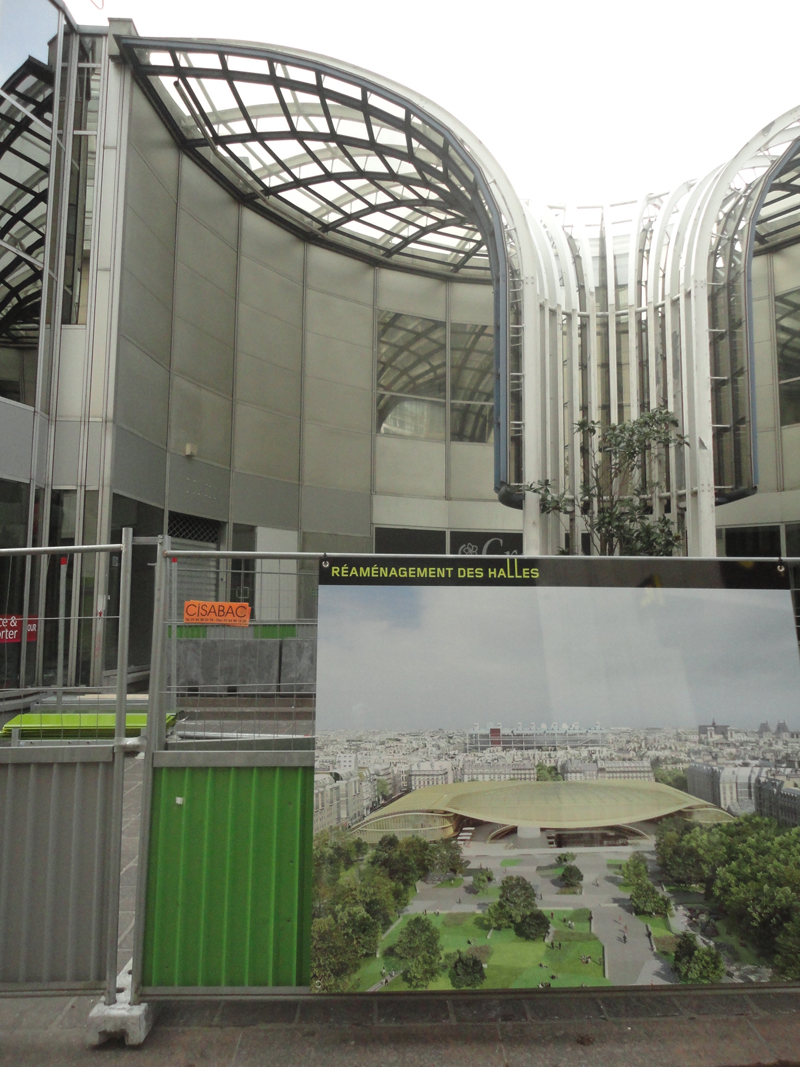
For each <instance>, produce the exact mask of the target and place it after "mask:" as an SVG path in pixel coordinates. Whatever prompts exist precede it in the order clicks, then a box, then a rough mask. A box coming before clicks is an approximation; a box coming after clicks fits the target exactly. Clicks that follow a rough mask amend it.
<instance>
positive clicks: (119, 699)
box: [0, 529, 144, 1003]
mask: <svg viewBox="0 0 800 1067" xmlns="http://www.w3.org/2000/svg"><path fill="white" fill-rule="evenodd" d="M132 545H133V540H132V531H131V530H130V529H125V530H124V531H123V537H122V543H121V544H109V545H91V546H80V547H76V546H70V547H53V548H22V549H0V565H5V569H6V571H7V572H8V574H9V575H11V574H12V573H13V572H14V571H15V570H16V571H17V573H21V572H23V571H24V574H25V575H26V579H29V578H30V575H31V571H32V569H34V567H35V568H36V569H37V571H38V593H37V597H38V602H39V604H49V603H52V602H53V597H52V586H53V584H55V585H56V589H57V592H56V596H55V598H54V599H55V604H56V605H57V608H56V611H55V614H53V615H47V614H46V613H44V612H40V613H39V615H38V616H37V617H35V623H36V624H35V626H34V627H33V629H31V630H29V626H30V624H31V620H32V619H33V618H34V616H33V613H32V612H30V610H29V607H30V600H31V597H30V595H29V590H30V588H31V585H30V582H29V581H27V580H26V584H25V595H24V605H23V610H22V613H21V617H20V616H15V615H13V614H11V615H9V616H8V617H7V618H4V619H3V620H2V623H3V625H4V627H5V631H6V638H7V639H8V637H9V634H11V638H12V640H13V637H14V636H16V635H17V634H19V636H20V638H21V637H22V636H23V635H24V636H25V637H26V640H24V641H23V640H21V639H20V645H21V648H20V654H19V659H18V662H17V663H16V665H15V666H16V670H17V671H18V676H17V679H16V680H17V682H18V683H22V684H18V685H17V686H16V687H15V688H14V689H13V690H12V691H11V694H10V695H11V700H7V701H6V703H5V710H6V711H7V712H13V711H15V710H16V711H19V714H17V715H16V716H15V717H14V718H12V719H11V720H10V722H6V723H5V724H4V725H3V727H2V729H1V730H0V826H2V840H0V994H5V995H8V994H12V995H13V994H24V995H30V994H48V993H51V994H62V993H66V992H88V991H92V992H94V991H101V990H105V996H106V1003H113V1001H114V999H115V998H116V957H117V936H118V926H119V887H120V849H121V832H122V793H123V771H124V768H123V757H124V751H125V747H126V744H127V742H126V736H127V734H128V733H129V732H130V731H131V730H138V729H141V728H142V727H143V726H144V720H142V721H141V722H139V721H138V720H137V721H136V722H132V720H131V714H130V713H129V711H128V698H127V663H128V638H129V627H128V622H129V609H130V587H131V557H132ZM51 557H57V558H58V560H59V562H58V567H59V570H58V572H56V573H57V582H56V583H53V582H52V581H51V582H50V583H49V585H48V579H47V574H48V571H50V572H51V573H52V568H48V566H47V563H48V562H49V561H50V559H51ZM111 558H113V559H116V560H117V561H118V564H119V566H118V567H116V568H114V569H115V570H117V571H118V573H119V581H118V583H117V591H116V598H115V599H116V601H117V609H116V611H115V613H114V614H113V615H111V616H109V615H108V614H106V613H105V611H104V609H99V611H98V613H97V615H96V616H95V615H94V613H91V614H90V613H87V612H84V613H83V614H80V613H77V614H76V612H75V611H74V610H72V608H70V609H68V607H67V604H68V599H69V603H70V604H71V605H72V607H74V605H75V603H76V597H75V596H72V597H71V598H68V579H69V577H70V572H71V575H72V576H73V580H74V576H75V575H79V574H80V573H84V574H85V573H86V572H87V570H89V569H90V568H89V566H88V565H87V559H88V560H89V561H90V562H91V564H92V566H97V561H98V560H101V561H102V563H103V564H104V565H105V563H106V562H107V561H108V560H109V559H111ZM20 561H21V562H20ZM34 589H37V586H36V585H34ZM73 591H74V590H73ZM42 624H44V625H42ZM82 625H83V628H84V631H86V630H87V627H88V632H90V633H91V634H92V637H93V640H102V635H103V632H104V631H105V632H106V633H107V632H108V629H109V627H110V626H111V625H113V627H114V631H115V632H114V644H115V646H116V647H115V651H116V689H115V691H114V692H110V693H109V692H106V691H103V690H102V689H101V688H98V687H94V688H90V687H80V686H75V685H74V684H72V685H66V684H65V680H66V679H70V680H71V681H73V682H74V677H72V678H70V675H74V670H73V668H74V663H75V660H74V653H75V649H76V647H77V644H78V636H79V632H80V629H81V626H82ZM49 633H50V634H51V635H52V638H53V641H54V644H55V652H54V656H53V657H52V662H51V668H50V674H51V680H49V681H48V678H47V677H44V676H43V670H42V666H43V664H45V663H46V662H47V659H48V657H47V656H46V654H45V653H46V649H45V647H44V646H45V644H46V643H47V641H48V634H49ZM31 634H32V636H31ZM34 641H35V644H34ZM9 643H10V642H9ZM29 643H31V644H34V648H33V651H34V653H35V655H34V656H33V657H31V659H32V660H33V661H34V662H35V663H36V664H37V666H36V671H35V680H36V681H37V682H38V684H37V685H34V686H26V685H25V684H24V683H25V681H26V680H27V678H28V674H27V669H26V660H28V657H27V648H28V644H29ZM7 666H8V659H6V667H7ZM45 673H46V672H45ZM7 681H8V676H7V675H6V682H7ZM4 695H9V690H8V688H6V690H5V694H4ZM134 718H135V716H134Z"/></svg>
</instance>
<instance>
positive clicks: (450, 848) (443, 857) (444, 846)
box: [431, 838, 467, 878]
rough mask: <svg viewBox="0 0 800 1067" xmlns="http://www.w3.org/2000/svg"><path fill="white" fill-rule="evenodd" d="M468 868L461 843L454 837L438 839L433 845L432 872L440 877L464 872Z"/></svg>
mask: <svg viewBox="0 0 800 1067" xmlns="http://www.w3.org/2000/svg"><path fill="white" fill-rule="evenodd" d="M466 869H467V863H466V860H465V859H464V853H463V851H462V850H461V845H459V843H458V841H456V840H455V839H454V838H449V839H448V840H446V841H436V842H434V843H433V844H432V845H431V872H432V873H433V874H435V875H436V876H437V877H438V878H444V877H446V876H447V875H448V874H463V873H464V871H466Z"/></svg>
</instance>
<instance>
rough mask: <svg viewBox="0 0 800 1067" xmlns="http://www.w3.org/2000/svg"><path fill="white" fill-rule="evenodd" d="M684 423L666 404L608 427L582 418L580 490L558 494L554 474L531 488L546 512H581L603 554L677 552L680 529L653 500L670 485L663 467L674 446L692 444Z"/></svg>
mask: <svg viewBox="0 0 800 1067" xmlns="http://www.w3.org/2000/svg"><path fill="white" fill-rule="evenodd" d="M678 425H679V423H678V420H677V419H676V418H675V416H674V415H673V414H672V412H671V411H669V410H667V408H664V407H659V408H653V410H652V411H645V412H643V413H642V414H641V415H640V416H639V417H638V418H637V419H632V420H631V421H630V422H621V423H618V424H616V425H611V426H605V427H604V426H602V425H601V424H600V423H599V422H596V421H594V420H593V419H581V420H580V421H579V422H577V423H576V424H575V433H576V436H578V437H579V438H580V442H581V459H582V469H583V478H584V481H583V483H582V484H581V486H580V488H579V489H578V492H577V493H574V492H568V491H566V490H565V491H564V492H562V493H555V492H553V489H552V487H551V483H550V481H549V480H548V479H546V480H545V481H540V482H534V483H532V484H531V485H530V486H529V487H528V488H529V489H530V491H531V492H533V493H537V494H538V496H539V506H540V508H541V510H542V513H543V514H545V515H566V516H569V515H573V514H575V513H576V511H577V512H580V514H581V515H582V517H583V522H584V525H585V527H586V530H587V532H588V534H589V536H590V538H591V541H592V546H593V549H594V552H595V553H596V554H597V555H600V556H614V555H616V554H619V555H622V556H671V555H672V554H673V553H674V551H675V549H676V548H678V546H679V545H680V543H681V536H680V533H679V531H678V530H677V528H676V526H675V524H674V523H673V522H672V520H671V519H670V518H669V517H668V516H666V515H661V516H660V517H659V518H655V517H654V513H653V505H654V502H655V501H656V500H657V496H658V493H659V492H660V491H661V490H662V489H663V488H664V482H663V480H662V478H661V477H660V471H661V469H663V468H665V467H666V458H667V455H668V452H669V450H670V448H681V447H683V446H684V445H685V444H686V438H685V437H684V436H683V435H682V434H679V433H678V432H677V427H678ZM571 550H572V551H573V552H574V551H575V547H574V546H572V547H571Z"/></svg>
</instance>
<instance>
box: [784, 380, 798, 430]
mask: <svg viewBox="0 0 800 1067" xmlns="http://www.w3.org/2000/svg"><path fill="white" fill-rule="evenodd" d="M779 390H780V401H781V426H792V425H794V423H797V422H800V379H796V380H795V381H793V382H782V383H781V385H780V386H779Z"/></svg>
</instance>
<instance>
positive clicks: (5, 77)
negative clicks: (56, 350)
mask: <svg viewBox="0 0 800 1067" xmlns="http://www.w3.org/2000/svg"><path fill="white" fill-rule="evenodd" d="M57 30H58V17H57V14H56V11H55V9H54V8H53V7H52V6H51V5H50V4H49V3H47V2H45V0H11V2H10V3H8V2H7V3H4V4H3V5H2V8H0V84H2V89H3V94H4V95H3V96H2V97H0V242H2V243H0V396H2V397H5V398H6V399H9V400H16V401H17V402H18V403H22V404H33V402H34V395H35V389H36V364H37V358H38V353H37V350H38V341H39V323H40V319H41V299H42V278H43V264H44V240H45V221H46V214H47V198H48V186H49V180H48V179H49V165H50V142H51V128H52V111H53V84H54V74H53V69H52V67H51V66H50V65H48V64H49V62H50V52H51V47H50V43H51V41H52V40H53V38H54V36H55V35H56V33H57Z"/></svg>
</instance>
